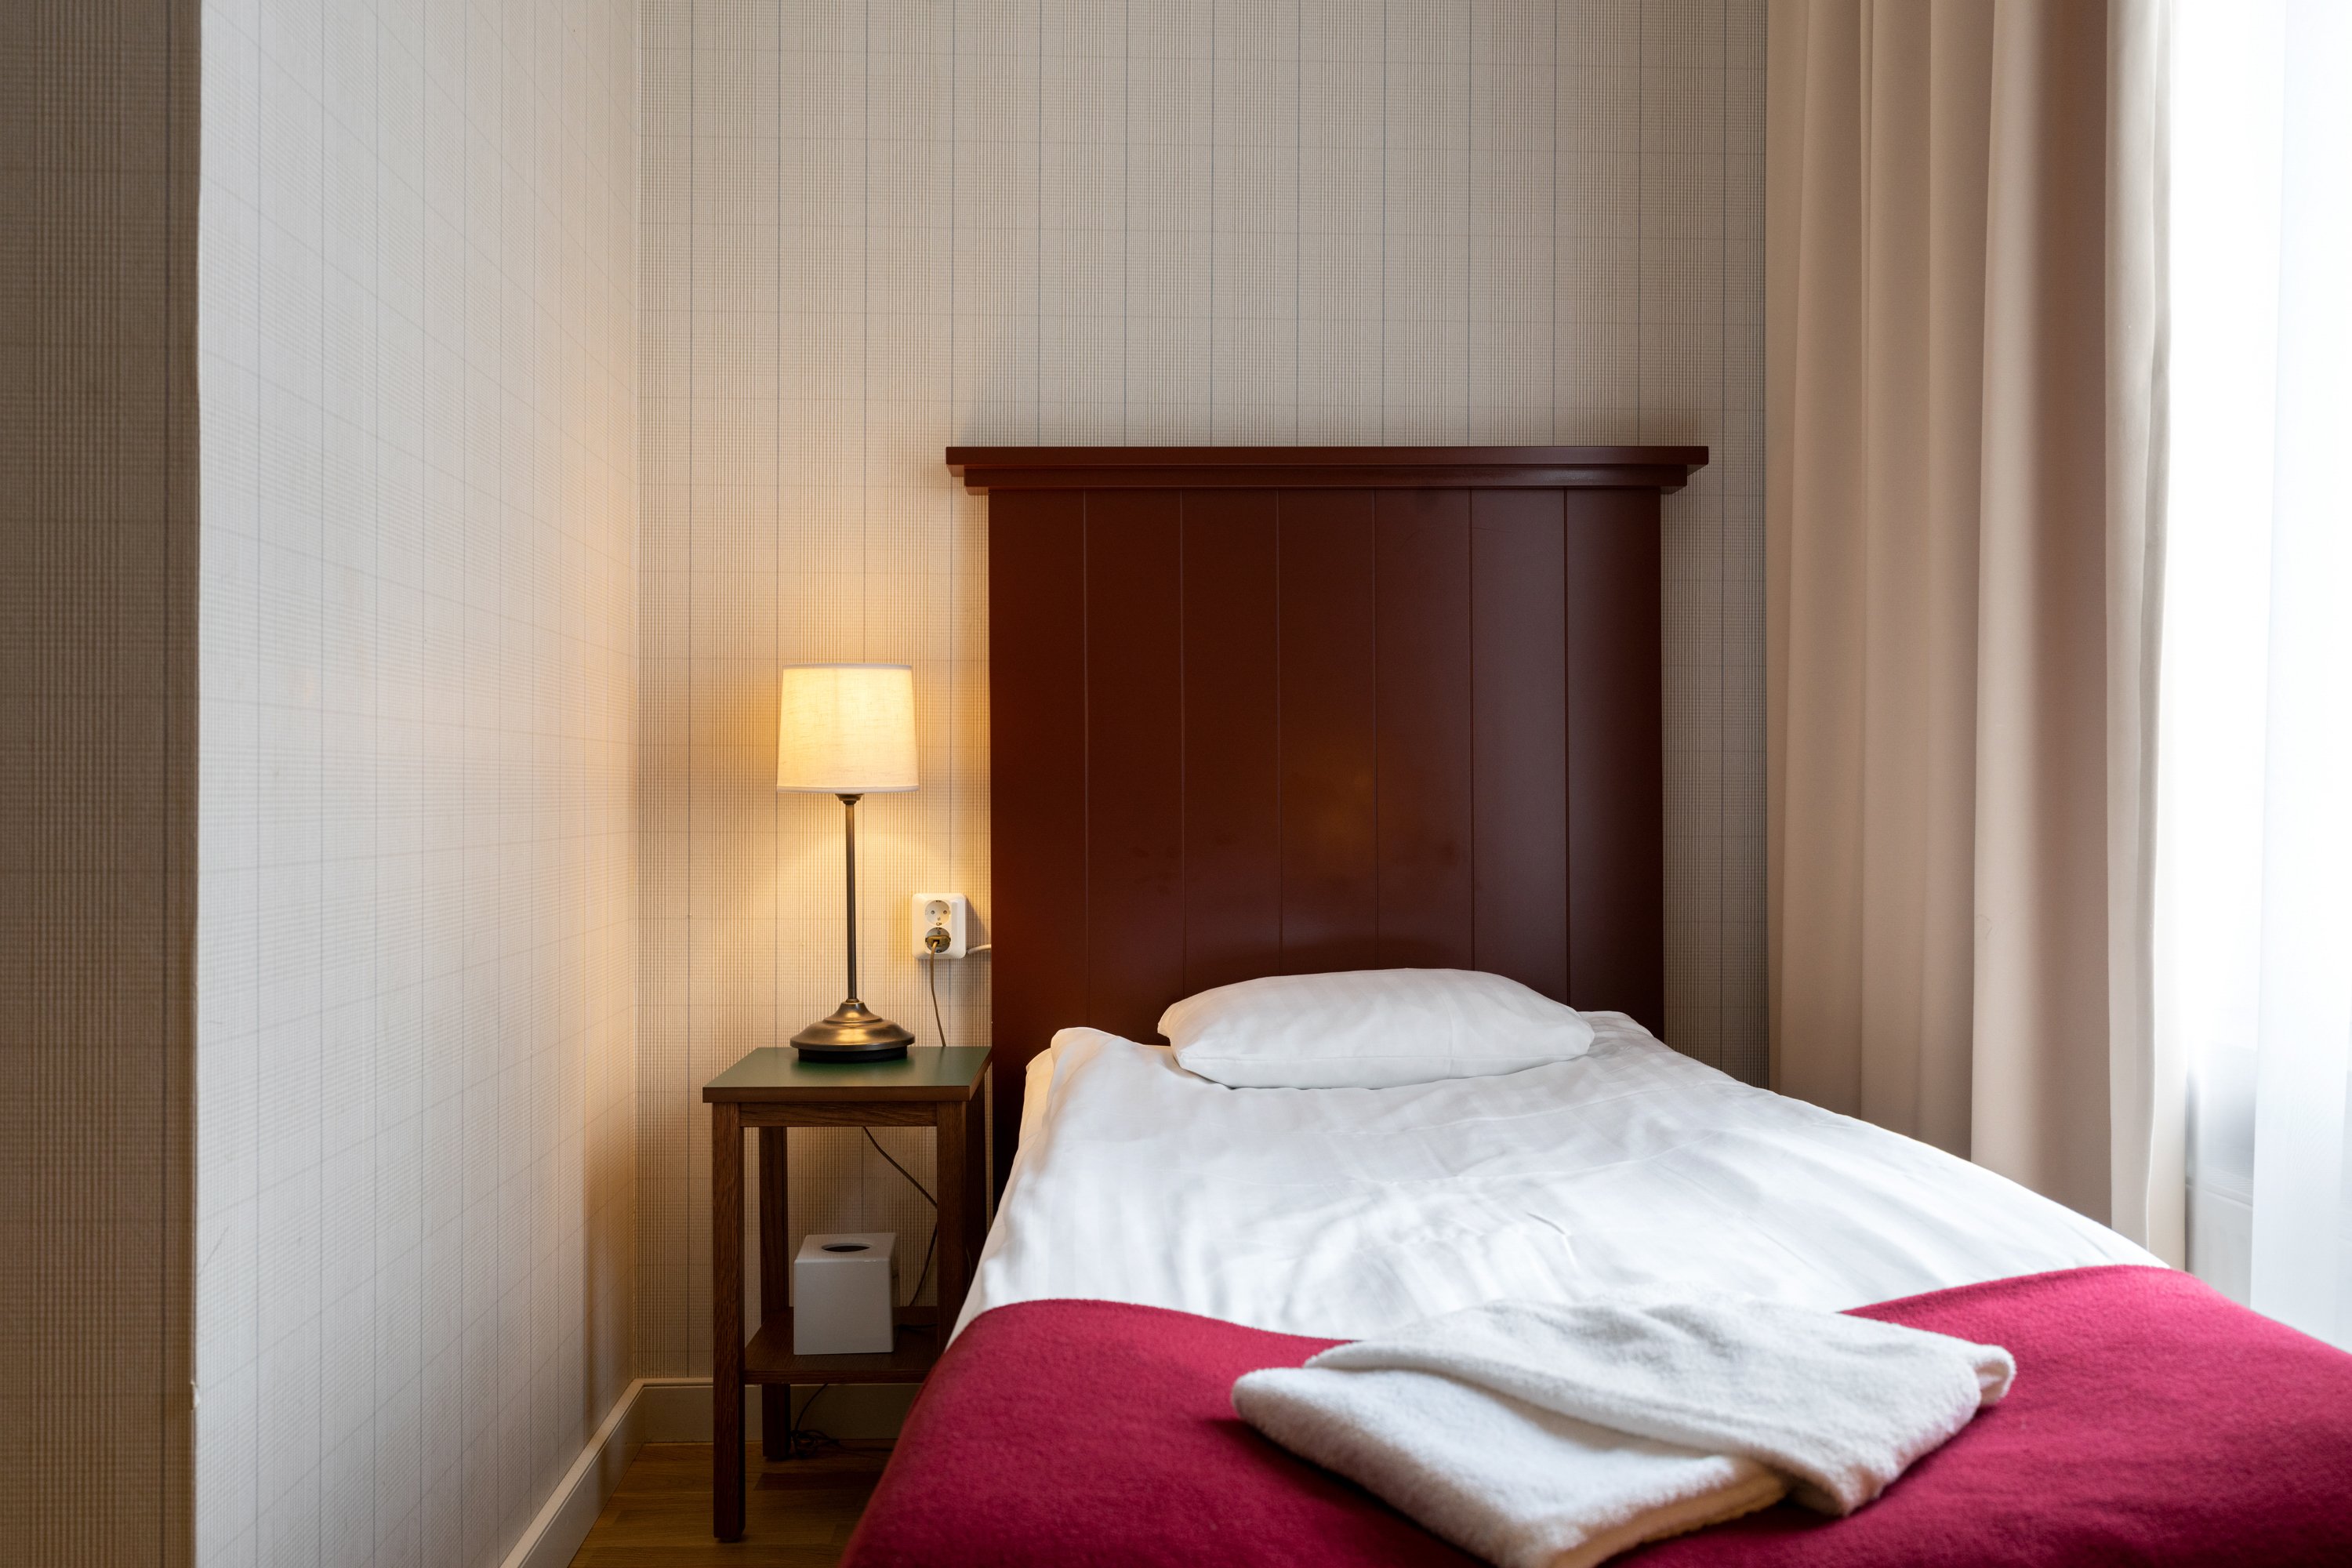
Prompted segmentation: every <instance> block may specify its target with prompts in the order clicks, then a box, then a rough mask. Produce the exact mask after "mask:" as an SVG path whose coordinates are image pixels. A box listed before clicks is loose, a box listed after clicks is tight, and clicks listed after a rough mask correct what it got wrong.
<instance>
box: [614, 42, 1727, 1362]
mask: <svg viewBox="0 0 2352 1568" xmlns="http://www.w3.org/2000/svg"><path fill="white" fill-rule="evenodd" d="M1763 63H1764V7H1763V5H1762V4H1761V0H1646V3H1645V0H1560V3H1559V4H1542V3H1539V0H1514V3H1498V0H1476V3H1475V4H1474V3H1473V0H1419V3H1413V0H1389V3H1388V4H1385V5H1375V4H1359V3H1352V0H1351V3H1347V4H1340V3H1336V0H1320V3H1318V0H1193V3H1189V4H1186V3H1176V0H1135V3H1133V4H1122V5H1112V4H1104V3H1101V0H1045V3H1044V4H1042V5H1041V4H1039V3H1037V0H1005V3H992V0H955V3H953V4H938V3H934V4H912V3H909V0H876V3H875V4H873V5H870V6H869V5H844V4H816V3H811V4H792V5H781V6H780V5H775V4H772V3H764V4H763V3H755V0H653V3H652V4H650V5H648V6H647V8H646V56H645V71H646V190H645V230H644V234H645V267H646V271H645V294H644V303H645V317H644V337H643V349H644V362H643V363H644V397H645V401H644V405H643V406H644V410H645V430H644V441H645V445H644V455H645V468H644V476H643V477H644V481H645V489H644V514H643V515H644V524H645V540H644V556H643V559H644V573H643V575H642V577H641V580H640V581H641V592H642V600H641V616H642V637H643V640H642V644H641V646H642V648H643V653H644V663H643V679H644V689H643V708H642V717H641V726H640V734H641V738H642V748H643V749H642V752H641V758H640V765H641V767H642V769H643V790H644V796H643V811H642V816H641V821H642V824H643V837H642V853H643V855H644V902H643V911H644V921H643V927H642V936H643V942H644V946H643V968H642V972H641V973H642V992H641V1001H642V1006H641V1010H640V1015H639V1018H640V1026H639V1027H640V1034H639V1058H638V1060H639V1077H638V1100H637V1112H638V1124H639V1129H640V1138H639V1154H638V1205H639V1226H640V1231H639V1235H640V1248H639V1255H638V1256H639V1284H638V1324H639V1334H638V1346H639V1351H638V1355H639V1370H640V1371H641V1372H643V1373H688V1372H695V1371H701V1370H704V1369H707V1367H708V1365H709V1301H708V1290H709V1287H708V1284H707V1281H708V1279H709V1258H708V1247H709V1225H708V1222H707V1218H706V1216H707V1215H708V1213H709V1208H708V1190H707V1189H708V1181H709V1149H708V1135H709V1134H708V1117H707V1115H706V1113H705V1111H704V1110H703V1108H702V1106H701V1104H700V1103H699V1100H698V1093H697V1091H698V1088H699V1085H700V1084H701V1083H702V1082H703V1080H704V1079H708V1078H709V1077H710V1076H711V1075H712V1074H713V1073H715V1072H717V1071H718V1070H719V1068H723V1067H724V1066H725V1065H726V1064H727V1063H728V1062H730V1061H731V1060H733V1059H734V1058H735V1057H737V1056H738V1055H740V1053H741V1052H742V1051H744V1050H746V1049H748V1048H750V1047H754V1046H763V1045H772V1044H778V1043H782V1040H784V1039H785V1038H786V1037H789V1036H790V1035H791V1033H792V1032H793V1030H794V1029H796V1028H797V1027H799V1026H801V1025H802V1024H803V1023H805V1022H806V1021H808V1020H809V1019H811V1018H814V1017H815V1016H819V1015H820V1014H822V1013H824V1011H825V1010H827V1009H828V1008H830V1007H831V1006H832V1005H833V1004H834V1002H835V1001H836V1000H837V999H838V997H839V994H840V989H841V954H840V936H839V931H840V914H839V902H838V900H839V897H840V894H839V876H840V871H839V838H838V833H839V821H840V812H839V808H838V807H837V806H836V805H835V804H834V803H833V802H832V801H830V800H828V799H825V798H824V797H814V798H813V797H806V796H782V797H780V796H779V795H777V794H776V792H775V789H774V773H773V752H772V746H773V744H774V725H775V717H774V701H775V684H774V673H773V672H774V668H775V666H776V665H777V664H778V663H779V662H782V661H785V660H792V659H807V658H868V659H898V660H908V661H911V662H912V663H914V665H915V666H916V668H917V671H918V679H919V694H920V700H921V703H922V710H923V711H922V725H923V736H922V745H923V750H922V768H923V777H924V781H925V782H924V787H923V788H922V790H921V791H920V792H919V793H917V794H915V795H900V796H890V797H881V798H877V799H876V800H874V801H873V802H871V803H870V805H869V807H868V808H867V809H866V810H862V811H861V812H860V814H859V815H860V818H861V821H860V825H859V826H860V834H859V842H860V848H861V852H862V854H861V866H860V871H861V875H860V878H859V880H860V884H861V887H863V888H865V889H868V890H869V895H870V896H869V898H868V900H867V902H866V914H865V922H864V928H863V931H862V943H863V948H862V951H863V954H864V969H863V973H864V974H865V975H866V976H867V977H868V980H867V984H866V987H865V991H866V998H867V999H868V1000H869V1001H871V1002H873V1003H874V1004H875V1005H877V1006H879V1007H880V1008H882V1009H883V1010H884V1011H885V1012H887V1013H888V1014H889V1015H891V1016H895V1017H897V1018H898V1019H899V1020H900V1021H901V1022H904V1023H906V1024H908V1025H909V1026H914V1027H915V1028H916V1029H917V1031H918V1033H919V1036H920V1037H922V1038H923V1039H924V1040H925V1041H927V1042H928V1041H931V1040H933V1039H935V1038H936V1034H935V1031H934V1030H933V1028H932V1026H931V1019H930V1012H929V1003H928V1001H927V1000H926V998H925V996H924V993H923V989H922V978H921V973H920V970H919V967H918V964H917V961H916V960H915V959H914V958H913V957H912V956H911V954H910V952H909V951H908V931H907V929H906V916H905V903H904V895H905V894H906V893H907V892H909V891H912V890H915V889H918V888H922V889H926V890H947V891H963V892H967V893H970V894H971V895H972V897H973V898H974V900H976V902H977V905H978V907H979V910H981V912H982V915H983V917H984V915H985V912H986V910H987V906H988V890H989V889H988V876H989V865H988V803H987V782H988V781H987V755H988V751H987V711H986V692H987V666H986V652H987V626H986V620H985V599H986V546H985V530H986V508H985V503H984V502H982V501H978V500H972V499H971V498H967V497H965V496H964V495H962V494H961V492H960V490H959V489H957V488H956V487H955V486H953V485H951V484H950V481H949V479H948V476H947V474H946V472H945V471H944V469H943V468H941V466H940V449H941V448H942V447H945V446H947V445H948V444H949V443H950V442H951V441H974V442H988V441H996V442H1031V441H1037V442H1099V443H1118V442H1131V443H1144V442H1171V443H1173V442H1290V441H1325V442H1343V443H1352V442H1368V443H1369V442H1382V441H1387V442H1433V443H1444V442H1464V441H1491V442H1541V441H1551V440H1559V441H1675V442H1683V441H1697V442H1705V443H1706V444H1707V445H1708V446H1710V447H1713V448H1714V449H1715V454H1716V456H1715V461H1714V463H1713V464H1712V465H1711V466H1710V467H1709V468H1707V469H1706V470H1705V471H1704V473H1702V474H1701V475H1700V477H1699V479H1698V480H1697V482H1696V484H1694V485H1693V486H1692V487H1691V488H1690V489H1688V490H1686V491H1685V492H1683V493H1682V494H1681V495H1679V496H1676V497H1675V498H1673V499H1671V500H1669V502H1668V503H1667V535H1668V537H1667V549H1666V583H1665V584H1664V594H1665V611H1666V637H1667V648H1666V691H1667V704H1668V713H1667V744H1668V752H1669V754H1668V758H1667V779H1668V801H1667V824H1668V835H1669V837H1668V879H1669V887H1668V923H1669V929H1668V978H1669V987H1670V990H1669V998H1668V1021H1669V1029H1668V1033H1669V1037H1670V1038H1671V1039H1672V1040H1673V1041H1674V1043H1675V1044H1676V1045H1677V1046H1680V1047H1682V1048H1684V1049H1685V1050H1687V1051H1690V1052H1692V1053H1693V1054H1695V1055H1696V1056H1699V1057H1701V1058H1704V1059H1706V1060H1709V1061H1715V1062H1719V1063H1720V1064H1722V1065H1723V1066H1724V1067H1726V1068H1728V1069H1729V1070H1731V1071H1733V1072H1736V1073H1738V1074H1740V1075H1742V1076H1744V1077H1747V1078H1749V1079H1760V1078H1761V1075H1762V1071H1763V1063H1764V1017H1763V985H1762V982H1763V952H1764V940H1763V885H1762V880H1763V854H1762V826H1763V824H1762V808H1763V793H1762V780H1763V772H1762V672H1761V658H1762V630H1763V628H1762V613H1763V597H1762V557H1761V527H1762V519H1761V509H1762V469H1761V434H1762V432H1761V414H1760V406H1761V362H1760V354H1761V332H1760V315H1761V296H1762V287H1763V263H1762V250H1761V239H1762V194H1763V193H1762V174H1761V152H1762V111H1763V104H1762V88H1763ZM987 968H988V964H987V961H986V960H985V959H976V960H972V961H970V962H968V963H961V964H957V965H951V966H944V967H943V970H942V976H941V982H940V994H941V1001H942V1006H943V1011H944V1012H945V1014H946V1019H947V1028H948V1032H949V1034H950V1037H953V1038H954V1039H955V1040H957V1041H959V1042H965V1041H975V1040H979V1039H982V1038H984V1037H985V1031H986V1027H987V989H986V987H987ZM892 1136H893V1137H895V1138H898V1147H900V1148H902V1149H903V1151H904V1152H903V1153H902V1157H912V1158H914V1159H915V1160H916V1161H917V1162H918V1163H917V1164H916V1169H917V1171H918V1173H920V1174H925V1175H926V1176H928V1172H929V1162H928V1151H927V1150H924V1149H923V1148H922V1141H921V1140H920V1139H919V1137H917V1136H915V1135H901V1134H893V1135H892ZM794 1142H795V1146H796V1149H797V1151H798V1152H797V1153H796V1155H795V1168H794V1180H795V1182H796V1184H797V1185H796V1187H795V1192H796V1194H799V1195H798V1196H797V1197H796V1199H795V1204H794V1209H795V1212H794V1215H793V1220H794V1229H795V1230H796V1231H797V1230H802V1229H805V1228H807V1227H809V1226H822V1227H825V1228H849V1227H852V1226H867V1225H871V1226H888V1227H892V1228H897V1229H898V1230H900V1231H902V1232H904V1233H907V1234H908V1236H909V1237H921V1236H922V1235H923V1234H924V1229H925V1227H926V1226H927V1225H928V1215H927V1213H926V1212H925V1211H924V1210H922V1209H921V1208H920V1207H919V1205H917V1204H915V1203H914V1202H913V1201H912V1200H911V1199H910V1198H909V1197H908V1195H907V1194H906V1192H905V1189H904V1185H903V1184H902V1183H901V1181H900V1179H899V1178H898V1176H896V1175H895V1174H893V1173H891V1172H890V1171H889V1170H888V1169H887V1167H886V1166H884V1165H883V1164H882V1163H880V1162H879V1161H877V1160H876V1159H874V1158H873V1157H872V1155H871V1154H870V1153H869V1152H866V1151H865V1150H864V1148H863V1145H862V1143H860V1142H857V1141H856V1139H855V1138H854V1137H853V1136H851V1135H848V1134H839V1135H829V1134H820V1133H809V1134H796V1135H795V1139H794ZM918 1151H920V1152H918ZM914 1245H915V1243H914V1242H913V1241H912V1240H910V1242H909V1246H910V1247H912V1246H914Z"/></svg>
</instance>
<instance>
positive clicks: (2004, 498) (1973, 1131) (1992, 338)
mask: <svg viewBox="0 0 2352 1568" xmlns="http://www.w3.org/2000/svg"><path fill="white" fill-rule="evenodd" d="M2164 26H2165V13H2164V10H2163V7H2162V5H2161V4H2160V0H2116V3H2115V4H2112V5H2100V4H2096V3H2090V0H2071V3H2070V0H2043V3H2041V4H2033V3H2019V0H1964V3H1953V0H1942V3H1937V4H1928V3H1926V0H1889V3H1885V4H1868V3H1866V0H1774V4H1773V6H1772V12H1771V34H1770V61H1769V105H1768V113H1769V121H1768V133H1767V143H1766V155H1767V159H1768V195H1767V203H1768V222H1767V283H1766V287H1767V323H1768V327H1767V330H1768V337H1767V351H1766V365H1767V370H1766V374H1767V394H1766V437H1767V453H1768V457H1767V470H1768V486H1769V490H1768V501H1767V518H1768V529H1769V534H1768V556H1769V590H1768V592H1769V604H1768V637H1769V666H1768V691H1769V747H1770V751H1769V770H1770V800H1769V811H1770V855H1771V899H1772V921H1771V932H1772V937H1771V940H1772V951H1771V969H1772V974H1771V978H1772V1068H1773V1079H1774V1082H1775V1084H1776V1086H1777V1087H1778V1088H1780V1089H1781V1090H1782V1091H1783V1092H1785V1093H1789V1094H1793V1095H1797V1096H1800V1097H1801V1098H1803V1099H1806V1100H1813V1101H1815V1102H1817V1103H1819V1104H1822V1105H1825V1106H1828V1107H1830V1108H1832V1109H1833V1110H1841V1111H1845V1112H1848V1113H1851V1114H1853V1115H1857V1116H1862V1117H1864V1118H1866V1119H1868V1120H1870V1121H1875V1122H1878V1123H1880V1124H1881V1125H1883V1126H1886V1127H1891V1128H1894V1129H1895V1130H1896V1131H1902V1132H1906V1133H1910V1134H1912V1135H1914V1136H1916V1137H1919V1138H1923V1139H1926V1140H1927V1141H1928V1142H1933V1143H1937V1144H1938V1145H1940V1146H1942V1147H1944V1148H1946V1149H1949V1150H1951V1151H1953V1152H1957V1153H1961V1154H1965V1155H1968V1156H1969V1157H1970V1158H1972V1159H1974V1160H1977V1161H1978V1162H1979V1163H1983V1164H1986V1165H1989V1166H1990V1167H1991V1168H1993V1169H1995V1170H1997V1171H2000V1172H2002V1173H2005V1174H2008V1175H2010V1176H2012V1177H2014V1178H2016V1179H2017V1180H2019V1181H2021V1182H2023V1183H2025V1184H2027V1185H2029V1186H2032V1187H2034V1188H2036V1189H2037V1190H2039V1191H2041V1192H2043V1193H2046V1194H2049V1195H2051V1196H2052V1197H2054V1198H2057V1199H2059V1200H2060V1201H2062V1202H2063V1203H2066V1204H2069V1205H2073V1206H2074V1207H2075V1208H2077V1209H2079V1210H2081V1211H2082V1212H2084V1214H2087V1215H2093V1216H2095V1217H2096V1218H2099V1219H2103V1220H2106V1221H2108V1222H2109V1223H2111V1224H2113V1225H2115V1226H2116V1227H2117V1228H2118V1229H2121V1230H2123V1231H2124V1232H2125V1233H2126V1234H2127V1235H2130V1236H2133V1237H2137V1238H2140V1239H2143V1240H2145V1241H2147V1242H2148V1243H2149V1244H2150V1245H2151V1246H2153V1247H2156V1248H2157V1249H2158V1251H2160V1252H2163V1253H2165V1254H2166V1255H2167V1256H2170V1257H2175V1258H2177V1257H2178V1256H2179V1233H2180V1213H2181V1193H2180V1188H2181V1182H2180V1156H2179V1144H2180V1139H2179V1090H2178V1088H2177V1085H2175V1084H2174V1083H2173V1081H2172V1080H2173V1079H2174V1078H2175V1077H2176V1076H2177V1075H2175V1074H2173V1073H2171V1072H2169V1071H2168V1070H2167V1069H2166V1068H2164V1066H2163V1065H2162V1064H2159V1063H2158V1062H2157V1060H2156V1059H2155V1057H2154V1054H2153V1051H2154V1047H2153V1045H2152V1043H2151V1030H2150V1025H2149V1010H2148V994H2149V951H2150V920H2151V916H2150V902H2151V900H2150V887H2151V877H2150V864H2151V858H2152V857H2151V838H2152V824H2153V815H2152V811H2151V800H2150V795H2151V789H2150V779H2151V778H2152V776H2153V752H2154V739H2155V737H2154V731H2153V724H2152V715H2153V713H2154V700H2155V682H2154V677H2153V671H2154V668H2155V665H2154V658H2155V652H2156V628H2155V625H2154V620H2153V617H2154V614H2155V611H2156V608H2157V605H2158V593H2157V587H2158V584H2157V580H2156V576H2155V570H2156V567H2155V563H2157V562H2158V560H2159V559H2160V557H2159V552H2158V545H2159V542H2160V537H2161V527H2160V521H2161V520H2160V515H2159V512H2160V498H2161V489H2160V486H2159V482H2158V481H2159V480H2160V478H2161V475H2160V471H2159V465H2160V461H2161V452H2162V444H2161V439H2160V436H2161V432H2160V430H2159V429H2158V427H2157V421H2158V418H2159V417H2160V409H2161V397H2160V389H2161V374H2162V312H2161V308H2160V307H2161V300H2162V294H2161V289H2162V275H2161V267H2162V257H2163V247H2162V238H2161V237H2162V222H2161V218H2162V214H2161V200H2160V197H2161V190H2162V185H2161V175H2162V168H2163V151H2164V150H2163V146H2162V114H2161V108H2162V93H2161V89H2162V67H2163V32H2164Z"/></svg>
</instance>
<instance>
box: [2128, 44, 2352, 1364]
mask: <svg viewBox="0 0 2352 1568" xmlns="http://www.w3.org/2000/svg"><path fill="white" fill-rule="evenodd" d="M2172 60H2173V67H2172V69H2173V84H2172V86H2173V98H2172V116H2171V127H2172V132H2171V133H2172V139H2173V141H2172V156H2171V170H2172V174H2171V183H2170V193H2171V202H2172V212H2171V220H2172V221H2171V233H2172V237H2173V239H2172V253H2171V281H2170V294H2171V301H2172V322H2171V343H2172V380H2171V384H2172V398H2171V447H2170V451H2171V466H2170V473H2169V480H2168V489H2169V500H2170V504H2169V508H2168V510H2169V535H2168V560H2167V563H2166V588H2165V596H2164V606H2165V607H2164V627H2165V636H2164V654H2163V660H2164V664H2163V682H2162V689H2163V693H2164V695H2163V699H2162V709H2161V726H2160V728H2161V737H2162V738H2161V742H2160V746H2159V755H2160V761H2159V788H2158V800H2159V802H2160V805H2159V807H2158V810H2159V825H2158V900H2157V902H2158V930H2157V954H2158V1028H2159V1030H2162V1031H2165V1032H2166V1033H2167V1034H2168V1036H2169V1041H2168V1043H2169V1044H2170V1045H2171V1046H2173V1047H2176V1048H2177V1049H2178V1050H2179V1052H2180V1055H2181V1057H2182V1058H2185V1059H2186V1060H2187V1061H2188V1063H2189V1068H2190V1073H2191V1097H2190V1115H2191V1125H2192V1129H2193V1131H2192V1134H2191V1152H2190V1207H2189V1257H2190V1264H2191V1267H2192V1268H2195V1270H2196V1271H2197V1272H2198V1273H2199V1274H2200V1275H2203V1276H2204V1277H2205V1278H2206V1279H2210V1280H2211V1281H2213V1282H2214V1283H2215V1284H2216V1285H2218V1286H2220V1287H2221V1289H2225V1290H2227V1291H2229V1292H2230V1293H2231V1294H2232V1295H2235V1296H2237V1297H2238V1298H2239V1299H2240V1300H2245V1301H2247V1302H2249V1303H2250V1304H2251V1305H2252V1306H2254V1307H2256V1308H2257V1309H2259V1310H2263V1311H2265V1312H2268V1313H2270V1314H2271V1315H2273V1316H2274V1317H2277V1318H2280V1319H2283V1320H2284V1321H2287V1322H2289V1323H2292V1324H2294V1326H2295V1327H2297V1328H2300V1329H2303V1330H2305V1331H2306V1332H2309V1333H2313V1334H2315V1335H2318V1336H2320V1337H2322V1338H2325V1339H2328V1340H2332V1341H2334V1342H2336V1343H2338V1344H2342V1345H2347V1346H2352V1163H2348V1162H2347V1116H2352V1075H2347V1062H2352V5H2347V4H2345V3H2344V0H2179V7H2178V10H2177V12H2176V32H2175V34H2174V48H2173V52H2172Z"/></svg>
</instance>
